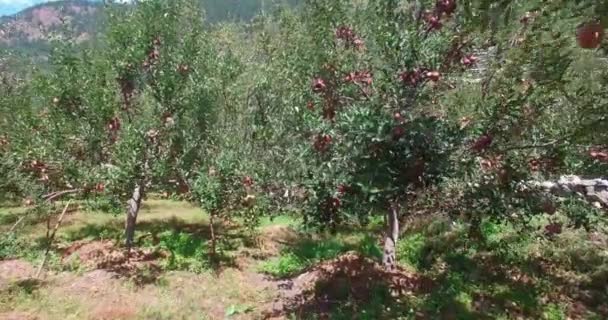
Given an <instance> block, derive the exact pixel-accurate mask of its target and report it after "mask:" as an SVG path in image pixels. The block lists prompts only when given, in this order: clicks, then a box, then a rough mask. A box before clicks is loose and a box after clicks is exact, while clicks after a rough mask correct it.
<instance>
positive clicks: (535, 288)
mask: <svg viewBox="0 0 608 320" xmlns="http://www.w3.org/2000/svg"><path fill="white" fill-rule="evenodd" d="M19 210H20V209H14V208H11V209H0V222H2V223H3V224H4V225H3V226H2V227H0V228H6V227H7V226H9V225H10V224H12V223H14V221H15V215H18V214H20V212H19ZM562 219H564V217H562V216H560V215H559V214H558V215H555V216H551V217H548V216H539V217H537V218H535V219H532V221H530V228H529V229H528V230H527V231H526V232H520V231H519V230H518V228H516V227H515V226H513V225H511V224H509V223H502V224H498V223H494V222H491V221H484V222H483V223H482V226H481V229H482V233H483V235H484V237H485V239H486V241H485V242H484V243H477V242H473V241H471V240H469V239H468V237H467V226H466V225H465V224H462V223H453V222H452V221H450V220H447V219H443V218H433V219H430V220H429V221H431V222H430V223H426V222H423V223H417V224H412V226H414V225H415V226H417V227H411V228H409V229H407V231H406V233H405V234H403V235H402V236H401V239H400V241H399V243H398V247H397V254H398V262H399V264H400V265H401V266H402V267H404V268H406V269H409V270H411V271H412V272H415V273H417V274H418V275H421V276H425V277H427V278H429V279H431V281H432V283H433V285H432V290H431V291H430V292H425V293H416V294H413V295H402V296H399V297H393V296H392V295H391V294H390V292H389V291H388V289H387V288H386V287H385V286H383V285H382V284H381V283H378V284H377V285H375V286H371V287H370V289H369V290H371V291H370V292H371V295H370V297H371V298H370V299H369V301H365V303H361V301H359V302H356V301H353V299H352V297H351V296H350V295H351V294H352V292H351V288H350V287H349V283H348V282H345V283H342V282H336V283H330V284H326V285H328V286H330V287H331V288H332V289H333V290H337V291H340V290H342V291H343V293H344V294H343V296H339V298H340V299H339V303H334V304H332V305H331V306H329V307H327V308H325V309H323V310H324V312H328V313H329V315H330V318H331V319H353V318H357V319H397V318H398V316H401V318H403V319H415V318H420V317H423V318H428V319H444V318H450V319H515V318H527V319H548V320H554V319H555V320H558V319H567V318H573V319H605V318H606V314H607V312H608V308H607V306H606V301H608V292H607V291H606V286H605V284H606V283H607V281H608V255H607V254H606V251H605V245H604V244H605V243H606V242H607V241H608V240H607V239H606V237H605V236H604V238H601V239H599V240H598V239H591V236H590V233H588V232H586V231H584V230H578V229H572V228H568V227H565V228H564V232H563V233H562V234H560V235H556V236H554V237H547V236H545V235H543V227H544V225H546V224H547V223H548V222H549V221H562ZM65 222H66V223H65V225H64V226H62V228H61V229H60V231H59V234H58V237H57V243H56V244H57V245H58V246H67V245H70V244H71V243H73V242H74V241H79V240H85V241H90V240H104V239H106V240H107V239H109V240H115V241H122V227H123V216H122V215H118V216H115V215H111V214H105V213H100V212H78V213H75V214H72V215H70V216H69V218H67V219H66V221H65ZM276 225H279V226H289V227H292V228H294V229H298V227H299V225H298V223H297V220H296V219H295V218H294V217H290V216H279V217H276V218H274V219H273V220H270V219H262V221H261V224H260V227H259V228H258V231H261V230H264V229H265V228H271V227H273V226H276ZM377 227H378V226H377V223H376V224H371V225H370V227H369V228H368V229H362V230H359V231H354V230H342V231H340V232H339V233H337V234H335V235H331V234H311V233H306V234H307V235H306V236H302V237H300V238H299V239H296V240H295V241H292V242H289V243H285V244H283V245H284V247H283V249H282V250H281V251H280V253H279V254H278V255H276V256H274V257H271V258H270V259H267V260H265V261H262V262H256V261H253V264H252V265H251V266H252V268H249V269H250V270H249V269H247V270H245V269H243V270H240V269H238V268H232V267H231V265H230V263H228V264H226V266H227V267H228V268H226V269H224V271H223V272H222V273H221V274H219V275H218V274H213V273H210V272H206V271H207V270H209V268H210V267H209V259H208V252H207V251H208V250H207V248H208V241H209V235H208V217H207V216H206V215H205V214H204V213H203V212H201V211H200V210H199V209H198V208H195V207H191V206H189V205H188V204H184V203H179V202H171V201H149V202H147V204H146V205H145V207H144V209H143V210H142V212H141V215H140V219H139V221H138V230H137V240H138V245H139V246H142V247H148V248H158V249H160V250H164V251H165V252H168V253H169V255H168V256H167V258H166V259H164V260H162V261H161V262H162V267H163V272H162V273H161V275H160V279H158V280H157V281H156V282H155V283H152V284H149V285H146V286H145V287H143V288H136V287H131V286H130V285H129V284H128V283H125V282H120V283H114V284H113V286H115V287H112V288H110V289H112V290H114V291H116V290H117V292H119V293H120V294H123V295H126V296H130V297H133V299H135V302H134V304H133V305H131V306H128V307H129V308H131V309H132V310H131V309H125V310H122V311H124V312H125V313H128V312H135V315H131V316H129V315H127V316H125V317H124V318H128V319H175V318H180V319H201V318H203V319H205V318H207V319H216V318H230V319H233V318H234V319H251V318H255V315H257V314H258V312H259V311H260V310H259V308H260V306H263V305H264V304H265V303H266V302H268V301H270V300H271V299H272V292H268V291H266V290H263V289H260V287H259V286H260V281H261V280H260V278H259V277H258V276H259V275H258V276H255V272H256V271H257V272H260V273H264V274H267V275H271V276H272V277H275V278H277V279H285V278H290V277H292V276H295V275H298V274H300V273H302V272H304V271H306V270H307V269H309V268H311V267H313V266H314V265H316V264H318V263H321V262H323V261H327V260H331V259H333V258H335V257H337V256H339V255H340V254H342V253H345V252H348V251H357V252H360V253H362V254H363V255H365V256H367V257H370V258H373V259H376V260H378V259H379V258H380V256H381V248H380V247H379V243H380V241H379V239H378V238H376V237H377V236H379V235H380V234H379V232H378V230H377ZM217 229H218V230H217V231H218V233H220V234H221V235H222V236H221V237H220V238H221V239H222V240H221V241H220V242H219V243H218V248H219V251H220V252H221V253H222V255H223V256H224V257H225V258H226V261H227V262H230V261H233V260H234V259H239V258H242V257H241V256H240V255H241V253H242V251H241V250H240V249H241V248H242V247H244V246H247V245H251V244H250V241H248V239H247V237H248V235H247V234H248V231H247V232H245V230H244V229H240V228H237V227H229V226H219V225H218V226H217ZM45 233H46V224H45V223H44V222H35V221H33V224H31V225H30V224H28V225H24V228H22V229H20V232H19V233H18V234H17V235H10V236H3V237H1V238H0V260H1V259H2V258H7V257H11V256H17V257H20V258H23V259H25V260H28V261H32V262H33V265H34V266H37V263H38V262H39V259H40V257H41V250H42V248H43V247H44V246H43V245H44V243H43V242H41V239H42V238H44V235H45ZM599 235H601V233H600V234H599ZM599 235H598V237H599ZM602 239H603V240H602ZM50 258H51V259H50V261H49V265H50V267H51V268H54V269H55V270H57V271H59V270H63V271H66V272H67V273H65V274H67V275H68V276H69V277H76V278H75V279H78V277H82V276H84V275H86V274H88V273H87V272H88V271H87V270H83V269H82V268H81V266H79V264H78V261H75V262H74V265H69V266H65V265H63V266H62V265H61V264H60V262H59V255H58V253H57V252H54V251H52V252H51V256H50ZM247 259H251V256H250V257H248V258H247ZM61 281H66V282H67V281H68V279H66V280H61ZM61 281H58V282H53V283H27V282H23V283H13V284H12V285H11V286H10V287H9V288H8V289H4V291H2V292H0V318H2V312H6V311H10V310H13V309H15V310H16V311H24V312H32V313H34V314H44V315H45V316H47V315H48V316H47V318H48V319H79V318H87V317H92V315H93V314H94V313H100V312H101V313H103V312H105V311H104V310H98V309H99V308H100V307H99V306H98V305H97V304H98V303H102V304H103V303H105V302H103V301H101V302H99V301H96V299H97V298H95V295H93V296H89V293H86V294H83V293H79V292H71V291H70V289H69V288H70V286H71V285H68V284H66V283H63V284H62V282H61ZM70 281H71V280H70ZM67 283H71V282H67ZM112 283H113V282H112ZM201 288H204V290H201ZM340 288H342V289H340ZM66 290H67V291H66ZM112 294H114V293H112ZM58 296H62V297H63V298H62V300H61V301H60V302H61V303H57V301H58V300H57V299H56V298H55V297H58ZM138 299H144V300H145V302H142V301H140V300H138ZM102 300H103V299H102ZM151 301H153V303H150V302H151ZM319 310H321V309H319ZM106 311H107V310H106ZM118 311H120V310H118ZM108 312H109V311H108ZM325 314H327V313H325ZM192 315H197V316H196V317H193V316H192ZM314 317H315V316H314V312H313V313H311V318H314Z"/></svg>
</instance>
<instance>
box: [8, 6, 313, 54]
mask: <svg viewBox="0 0 608 320" xmlns="http://www.w3.org/2000/svg"><path fill="white" fill-rule="evenodd" d="M200 1H201V8H202V10H205V12H206V17H207V21H208V22H210V23H217V22H221V21H227V20H231V21H234V20H242V21H247V20H250V19H251V18H252V17H253V16H255V15H256V14H258V13H260V12H261V11H262V10H270V9H271V8H272V7H273V6H275V5H276V4H287V5H292V6H295V5H298V4H299V3H301V2H303V0H200ZM103 29H104V23H103V4H102V2H101V1H86V0H66V1H54V2H48V3H43V4H39V5H36V6H33V7H30V8H28V9H25V10H23V11H21V12H19V13H17V14H15V15H13V16H5V17H0V49H9V50H12V51H16V52H18V53H20V54H24V55H26V56H30V57H40V56H43V57H44V56H46V55H47V53H48V52H49V50H50V42H51V40H52V39H56V38H57V37H58V36H64V37H65V36H68V37H70V38H72V39H74V40H75V41H76V42H78V43H89V42H91V41H94V40H95V39H97V35H99V34H100V33H102V32H103Z"/></svg>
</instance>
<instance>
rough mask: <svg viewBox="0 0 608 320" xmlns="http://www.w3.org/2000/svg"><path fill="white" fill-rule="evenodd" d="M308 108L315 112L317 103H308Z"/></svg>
mask: <svg viewBox="0 0 608 320" xmlns="http://www.w3.org/2000/svg"><path fill="white" fill-rule="evenodd" d="M306 108H307V109H308V110H310V111H314V110H315V103H314V102H312V101H308V103H307V104H306Z"/></svg>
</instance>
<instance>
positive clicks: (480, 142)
mask: <svg viewBox="0 0 608 320" xmlns="http://www.w3.org/2000/svg"><path fill="white" fill-rule="evenodd" d="M493 141H494V138H493V137H492V136H491V135H490V134H484V135H482V136H481V137H479V138H478V139H477V140H476V141H475V143H473V145H472V146H471V149H473V150H474V151H477V152H481V151H483V150H485V149H487V148H488V147H490V146H491V145H492V142H493Z"/></svg>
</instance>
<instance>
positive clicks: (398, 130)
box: [393, 126, 405, 140]
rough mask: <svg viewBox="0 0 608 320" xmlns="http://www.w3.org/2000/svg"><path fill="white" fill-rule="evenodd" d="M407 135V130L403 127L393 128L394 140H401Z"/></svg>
mask: <svg viewBox="0 0 608 320" xmlns="http://www.w3.org/2000/svg"><path fill="white" fill-rule="evenodd" d="M404 134H405V129H404V128H403V127H402V126H397V127H394V128H393V140H399V139H401V137H403V135H404Z"/></svg>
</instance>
